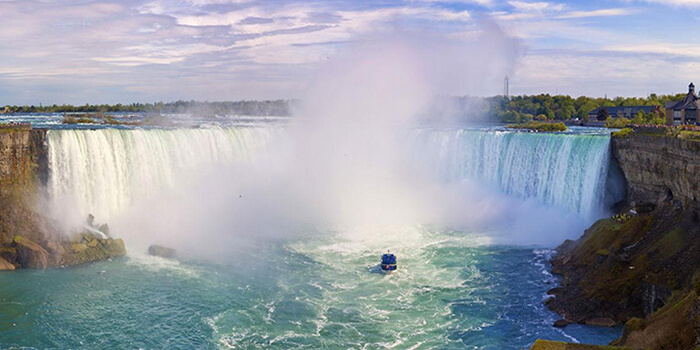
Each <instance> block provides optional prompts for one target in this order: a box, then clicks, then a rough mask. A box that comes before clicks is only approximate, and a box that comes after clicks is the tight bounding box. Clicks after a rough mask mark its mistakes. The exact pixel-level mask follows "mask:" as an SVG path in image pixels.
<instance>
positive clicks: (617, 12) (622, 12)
mask: <svg viewBox="0 0 700 350" xmlns="http://www.w3.org/2000/svg"><path fill="white" fill-rule="evenodd" d="M632 13H634V9H630V8H613V9H602V10H593V11H572V12H567V13H565V14H563V15H560V16H557V18H559V19H572V18H587V17H610V16H626V15H629V14H632Z"/></svg>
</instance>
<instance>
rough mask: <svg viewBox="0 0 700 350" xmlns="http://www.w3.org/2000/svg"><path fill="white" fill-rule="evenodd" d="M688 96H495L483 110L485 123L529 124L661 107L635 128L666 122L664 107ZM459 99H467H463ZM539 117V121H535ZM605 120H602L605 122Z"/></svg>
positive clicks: (644, 118) (637, 122)
mask: <svg viewBox="0 0 700 350" xmlns="http://www.w3.org/2000/svg"><path fill="white" fill-rule="evenodd" d="M683 96H685V94H677V95H661V96H659V95H656V94H651V95H649V96H648V97H646V98H638V97H627V98H625V97H616V98H613V99H605V98H592V97H586V96H580V97H577V98H573V97H570V96H563V95H556V96H551V95H549V94H542V95H533V96H527V95H524V96H511V97H503V96H495V97H490V98H487V99H486V102H487V103H486V105H485V106H484V107H482V109H483V111H482V112H484V114H485V116H486V117H485V119H487V120H489V121H500V122H505V123H525V122H529V121H531V120H536V119H540V118H542V117H544V119H546V120H561V121H564V120H569V119H571V118H573V117H575V118H578V119H579V120H582V121H585V122H587V121H589V120H588V113H589V112H591V111H593V110H595V109H596V108H599V107H623V106H660V107H661V108H660V109H659V112H658V113H650V114H646V115H645V114H644V113H642V114H641V115H639V117H640V120H637V116H635V118H634V119H635V120H634V121H633V122H634V123H635V124H662V123H664V122H665V120H666V119H665V118H666V116H665V110H664V108H663V106H664V105H665V103H666V102H668V101H680V100H682V99H683ZM459 99H466V97H461V98H459ZM606 112H607V110H602V111H601V113H600V114H599V115H598V116H597V117H596V119H599V120H600V121H604V120H606V119H607V117H608V116H609V115H607V113H606ZM535 116H536V117H535ZM601 117H602V119H601Z"/></svg>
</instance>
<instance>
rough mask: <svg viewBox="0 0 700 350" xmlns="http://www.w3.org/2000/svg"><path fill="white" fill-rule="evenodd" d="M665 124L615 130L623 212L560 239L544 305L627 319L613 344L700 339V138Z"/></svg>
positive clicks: (676, 344) (568, 316) (683, 345)
mask: <svg viewBox="0 0 700 350" xmlns="http://www.w3.org/2000/svg"><path fill="white" fill-rule="evenodd" d="M675 135H677V133H675V134H674V133H673V129H669V130H668V132H663V130H662V132H660V133H644V132H639V131H635V132H627V133H622V134H618V135H614V136H613V138H612V141H611V142H612V152H613V157H614V158H615V160H616V162H617V164H618V165H619V166H620V168H621V169H622V172H623V173H624V176H625V178H626V181H627V192H628V198H627V202H626V204H625V205H621V206H620V212H619V213H618V214H617V215H615V216H614V217H613V218H610V219H603V220H599V221H598V222H596V223H595V224H594V225H593V226H591V227H590V228H589V229H588V230H586V231H585V233H584V235H583V236H582V237H581V238H579V239H578V240H576V241H566V242H564V244H562V245H561V246H560V247H558V248H557V251H558V254H557V256H556V257H555V258H554V259H553V260H552V266H553V272H554V273H556V274H559V275H561V276H562V283H561V287H557V288H554V289H552V290H551V291H550V292H549V294H551V295H553V296H554V297H553V298H551V299H549V300H548V301H547V305H548V306H549V307H550V308H551V309H553V310H555V311H557V312H558V313H559V314H561V315H562V316H563V317H564V320H563V321H562V322H559V323H558V325H565V324H567V323H570V322H575V323H584V324H594V325H616V324H625V329H624V334H623V336H622V338H620V339H618V340H617V341H615V342H614V344H615V345H623V346H630V347H633V348H650V349H693V348H695V347H696V346H699V345H700V317H699V316H700V299H699V298H698V292H700V290H699V288H700V212H699V211H698V208H700V206H699V205H698V201H697V199H698V198H700V195H699V194H700V190H699V188H698V184H699V181H700V178H699V176H700V142H698V141H693V140H684V139H679V138H677V137H676V136H675Z"/></svg>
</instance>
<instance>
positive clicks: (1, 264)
mask: <svg viewBox="0 0 700 350" xmlns="http://www.w3.org/2000/svg"><path fill="white" fill-rule="evenodd" d="M14 269H15V265H12V264H10V263H9V262H8V261H7V260H5V259H3V258H0V271H3V270H5V271H12V270H14Z"/></svg>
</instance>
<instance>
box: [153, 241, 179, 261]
mask: <svg viewBox="0 0 700 350" xmlns="http://www.w3.org/2000/svg"><path fill="white" fill-rule="evenodd" d="M148 255H152V256H159V257H161V258H168V259H174V258H175V257H176V256H177V251H176V250H175V249H173V248H168V247H164V246H161V245H155V244H154V245H152V246H150V247H148Z"/></svg>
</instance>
